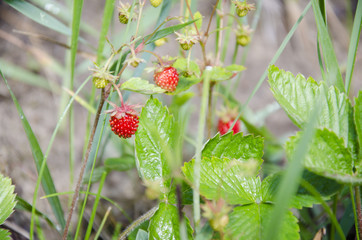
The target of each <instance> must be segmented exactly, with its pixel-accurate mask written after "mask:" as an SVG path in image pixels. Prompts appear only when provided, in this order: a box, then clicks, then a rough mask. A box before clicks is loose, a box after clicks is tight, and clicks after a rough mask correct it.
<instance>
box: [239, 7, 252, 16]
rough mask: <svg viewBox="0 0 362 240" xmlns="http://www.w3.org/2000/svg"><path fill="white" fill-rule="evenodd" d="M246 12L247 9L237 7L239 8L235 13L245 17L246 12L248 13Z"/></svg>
mask: <svg viewBox="0 0 362 240" xmlns="http://www.w3.org/2000/svg"><path fill="white" fill-rule="evenodd" d="M248 12H249V10H248V9H239V8H237V9H236V14H237V15H238V16H239V17H245V16H246V14H248Z"/></svg>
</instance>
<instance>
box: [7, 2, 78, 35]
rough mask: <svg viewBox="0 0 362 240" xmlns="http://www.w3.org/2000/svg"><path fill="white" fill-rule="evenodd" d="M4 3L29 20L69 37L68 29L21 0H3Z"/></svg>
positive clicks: (69, 31)
mask: <svg viewBox="0 0 362 240" xmlns="http://www.w3.org/2000/svg"><path fill="white" fill-rule="evenodd" d="M5 2H6V3H7V4H9V5H10V6H11V7H13V8H14V9H16V10H17V11H19V12H20V13H22V14H24V15H25V16H27V17H28V18H30V19H31V20H33V21H35V22H37V23H39V24H41V25H43V26H45V27H47V28H50V29H52V30H54V31H56V32H59V33H62V34H64V35H67V36H70V35H71V30H70V28H68V27H67V26H66V25H64V24H63V23H62V22H60V21H59V20H58V19H56V18H55V17H53V16H51V15H49V14H48V13H46V12H45V11H43V10H41V9H40V8H38V7H35V6H34V5H33V4H31V3H29V2H26V1H22V0H5Z"/></svg>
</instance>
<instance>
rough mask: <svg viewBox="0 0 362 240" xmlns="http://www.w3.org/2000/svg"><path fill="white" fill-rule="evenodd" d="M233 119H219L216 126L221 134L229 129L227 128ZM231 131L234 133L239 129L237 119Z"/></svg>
mask: <svg viewBox="0 0 362 240" xmlns="http://www.w3.org/2000/svg"><path fill="white" fill-rule="evenodd" d="M234 120H235V119H231V120H230V121H228V122H224V121H223V120H222V119H219V124H218V126H217V128H218V130H219V132H220V134H221V135H224V134H225V133H227V132H228V131H229V128H230V127H231V125H232V124H233V122H234ZM232 131H233V132H234V134H235V133H238V132H239V131H240V121H237V122H236V123H235V125H234V127H233V128H232Z"/></svg>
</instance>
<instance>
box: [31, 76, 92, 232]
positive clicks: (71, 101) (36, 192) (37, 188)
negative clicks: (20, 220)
mask: <svg viewBox="0 0 362 240" xmlns="http://www.w3.org/2000/svg"><path fill="white" fill-rule="evenodd" d="M89 80H90V78H88V79H87V80H85V81H84V82H83V83H82V85H81V86H80V87H79V88H78V90H77V91H76V93H75V94H74V96H76V95H78V93H79V92H80V90H82V88H83V87H84V86H85V85H86V83H88V81H89ZM74 96H73V97H72V98H71V99H70V100H69V103H68V105H67V106H66V108H65V110H64V112H63V114H62V115H61V116H60V118H59V120H58V122H57V125H56V127H55V129H54V131H53V134H52V136H51V138H50V141H49V144H48V148H47V151H46V153H45V155H44V159H43V162H42V164H41V167H40V171H39V176H38V180H37V182H36V187H35V190H34V195H33V203H32V205H33V209H32V215H31V222H30V238H31V239H33V228H34V213H35V205H36V199H37V196H38V191H39V185H40V181H41V180H42V178H43V174H44V171H45V170H46V161H47V158H48V155H49V152H50V149H51V147H52V146H53V142H54V139H55V136H56V134H57V133H58V130H59V128H60V125H61V123H62V121H63V119H64V117H65V115H66V114H67V112H68V110H69V107H70V105H71V104H72V103H73V101H74ZM63 221H64V217H63ZM62 229H63V228H62Z"/></svg>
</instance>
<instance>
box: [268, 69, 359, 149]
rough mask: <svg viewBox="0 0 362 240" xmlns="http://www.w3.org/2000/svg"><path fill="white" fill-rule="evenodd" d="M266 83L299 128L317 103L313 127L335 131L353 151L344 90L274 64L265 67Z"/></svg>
mask: <svg viewBox="0 0 362 240" xmlns="http://www.w3.org/2000/svg"><path fill="white" fill-rule="evenodd" d="M269 84H270V86H271V90H272V92H273V94H274V97H275V98H276V100H277V101H278V102H279V104H280V105H281V106H282V108H283V109H284V110H285V112H286V113H287V114H288V116H289V118H290V119H291V120H292V121H293V122H294V123H295V124H296V125H297V126H298V127H300V128H301V129H303V128H304V126H305V125H306V124H307V122H308V120H309V118H310V115H311V112H312V109H314V107H316V106H320V109H321V111H320V114H319V117H318V120H317V124H316V127H317V128H321V129H323V128H328V129H330V130H332V131H333V132H335V133H336V134H337V136H338V137H342V138H343V139H344V143H345V146H348V148H349V149H350V152H351V153H352V154H355V152H356V149H357V146H356V141H355V135H356V134H355V128H354V124H353V112H352V105H351V103H350V101H349V99H348V97H347V96H346V95H345V94H344V93H341V92H339V90H338V89H337V88H335V87H333V86H331V87H330V88H328V87H327V85H326V84H325V83H324V82H321V83H319V84H318V83H317V82H315V81H314V80H313V79H312V78H311V77H310V78H308V79H307V80H306V79H305V77H304V76H303V75H301V74H298V75H297V76H295V77H294V76H293V74H292V73H290V72H285V71H283V70H279V69H278V68H277V67H276V66H270V67H269ZM317 104H318V105H317Z"/></svg>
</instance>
